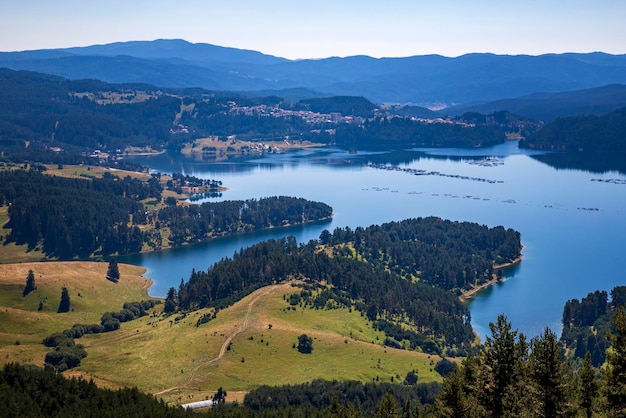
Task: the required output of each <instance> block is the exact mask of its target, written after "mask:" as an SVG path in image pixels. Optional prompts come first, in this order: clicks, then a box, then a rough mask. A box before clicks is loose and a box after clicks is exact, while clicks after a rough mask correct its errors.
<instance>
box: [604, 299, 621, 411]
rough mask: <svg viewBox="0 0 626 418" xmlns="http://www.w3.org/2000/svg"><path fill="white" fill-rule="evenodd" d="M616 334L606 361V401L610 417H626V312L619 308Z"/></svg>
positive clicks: (615, 321) (615, 323)
mask: <svg viewBox="0 0 626 418" xmlns="http://www.w3.org/2000/svg"><path fill="white" fill-rule="evenodd" d="M613 325H614V326H615V333H614V334H609V338H610V340H611V348H610V349H609V350H607V353H606V354H607V355H606V360H607V367H606V400H607V409H608V412H609V415H610V416H620V417H623V416H626V312H625V311H624V307H623V306H619V307H618V308H617V310H616V312H615V318H614V319H613Z"/></svg>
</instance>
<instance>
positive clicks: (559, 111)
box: [440, 84, 626, 122]
mask: <svg viewBox="0 0 626 418" xmlns="http://www.w3.org/2000/svg"><path fill="white" fill-rule="evenodd" d="M625 106H626V85H623V84H611V85H607V86H602V87H596V88H591V89H584V90H574V91H567V92H561V93H534V94H531V95H528V96H523V97H518V98H515V99H503V100H496V101H494V102H489V103H483V104H478V105H472V106H454V107H450V108H447V109H444V110H442V111H441V112H440V113H442V114H446V115H460V114H463V113H466V112H478V113H493V112H497V111H501V110H507V111H509V112H511V113H515V114H516V115H520V116H525V117H528V118H531V119H535V120H541V121H544V122H550V121H552V120H554V119H556V118H559V117H564V116H576V115H603V114H606V113H609V112H611V111H614V110H616V109H619V108H621V107H625Z"/></svg>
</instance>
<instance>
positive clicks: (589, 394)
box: [578, 351, 598, 418]
mask: <svg viewBox="0 0 626 418" xmlns="http://www.w3.org/2000/svg"><path fill="white" fill-rule="evenodd" d="M578 377H579V379H580V386H581V391H580V392H581V393H580V397H581V399H580V406H581V407H582V408H583V409H584V410H585V414H586V416H587V418H591V416H592V415H593V403H594V400H595V398H596V396H597V394H598V381H597V376H596V369H594V367H593V365H592V364H591V353H589V351H587V354H585V361H584V362H583V367H582V368H581V369H580V372H579V374H578Z"/></svg>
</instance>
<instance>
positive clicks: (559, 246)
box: [120, 142, 626, 337]
mask: <svg viewBox="0 0 626 418" xmlns="http://www.w3.org/2000/svg"><path fill="white" fill-rule="evenodd" d="M560 158H561V156H560V155H558V154H550V155H548V157H547V154H545V153H537V152H532V151H527V150H520V149H519V148H518V147H517V143H516V142H509V143H506V144H502V145H498V146H495V147H491V148H485V149H409V150H394V151H388V150H385V151H369V152H363V151H359V152H356V153H349V152H347V151H344V150H340V149H332V148H321V149H315V150H307V151H298V152H293V153H289V154H278V155H267V156H259V157H254V158H249V159H238V160H230V161H226V162H211V161H203V160H194V159H190V158H184V157H183V156H181V155H174V154H162V155H158V156H154V157H133V158H132V160H133V161H137V162H139V163H141V164H142V165H144V166H147V167H150V168H151V169H153V170H155V171H159V172H162V173H173V172H182V173H183V174H188V175H193V176H196V177H201V178H210V179H217V180H221V181H222V182H223V184H224V186H225V187H227V188H228V190H227V191H226V192H224V193H223V194H222V196H221V197H218V198H212V199H210V200H212V201H217V200H233V199H249V198H261V197H267V196H279V195H286V196H295V197H302V198H306V199H311V200H318V201H322V202H325V203H327V204H329V205H331V206H332V207H333V210H334V217H333V219H332V220H330V221H326V222H322V223H315V224H310V225H303V226H297V227H291V228H284V229H274V230H270V231H262V232H255V233H250V234H245V235H241V236H235V237H224V238H219V239H215V240H212V241H209V242H204V243H199V244H194V245H188V246H184V247H179V248H175V249H170V250H164V251H160V252H153V253H147V254H138V255H132V256H127V257H124V258H120V261H123V262H129V263H132V264H136V265H140V266H143V267H145V268H146V269H147V270H148V272H147V274H146V276H147V277H150V278H151V279H153V280H154V285H153V287H152V288H151V289H150V292H151V294H152V295H154V296H161V297H163V296H165V294H166V293H167V290H168V289H169V288H170V287H176V288H177V287H178V285H179V284H180V281H181V279H184V280H187V279H188V277H189V275H190V274H191V271H192V269H196V270H206V269H207V268H208V267H209V266H210V265H212V264H213V263H215V262H216V261H219V260H220V259H221V258H224V257H230V256H232V254H233V253H234V252H235V251H239V249H241V248H243V247H247V246H250V245H253V244H254V243H256V242H259V241H262V240H265V239H268V238H278V237H283V236H288V235H293V236H295V237H296V239H297V240H298V241H299V242H307V241H308V240H310V239H317V238H318V237H319V235H320V233H321V232H322V231H323V230H324V229H328V230H329V231H332V230H333V229H335V228H337V227H345V226H349V227H351V228H355V227H357V226H363V227H366V226H370V225H372V224H381V223H384V222H389V221H400V220H402V219H406V218H412V217H420V216H421V217H424V216H439V217H441V218H445V219H451V220H458V221H470V222H478V223H480V224H485V225H488V226H497V225H502V226H504V227H506V228H514V229H516V230H518V231H520V233H521V236H522V243H523V245H524V249H523V260H522V262H521V263H519V264H518V265H516V266H513V267H511V268H508V269H507V270H506V279H505V280H504V281H503V282H501V283H498V284H496V285H493V286H490V287H489V288H487V289H486V290H484V291H482V292H480V293H478V294H477V295H476V296H475V297H474V298H473V299H472V300H471V301H470V302H469V304H470V305H469V307H470V312H471V314H472V325H473V327H474V329H475V330H476V331H477V332H478V333H479V335H481V337H482V336H484V335H486V334H487V333H488V329H489V328H488V324H489V322H493V321H495V320H496V317H497V315H498V314H500V313H504V314H505V315H506V316H507V317H508V319H509V320H510V321H511V322H512V324H513V327H514V328H517V329H519V330H520V331H521V332H524V333H525V334H526V335H527V336H534V335H537V334H539V333H540V332H541V331H542V330H543V328H544V327H546V326H549V327H550V328H552V329H553V330H554V331H555V332H557V333H560V328H561V325H560V320H561V314H562V309H563V305H564V304H565V302H566V301H567V300H569V299H571V298H582V297H584V296H586V294H587V293H589V292H592V291H594V290H598V289H603V290H607V291H610V290H611V289H612V288H613V287H614V286H617V285H625V284H626V273H624V272H623V262H624V261H625V260H626V257H625V256H624V248H625V247H626V246H625V244H626V235H625V233H626V213H625V211H626V209H625V207H626V205H625V203H626V184H622V183H624V182H625V181H626V174H625V173H624V172H623V171H621V170H616V169H615V165H608V166H606V168H604V167H603V162H602V161H595V162H594V163H593V164H588V162H586V164H585V165H581V166H580V167H579V166H577V165H576V164H575V163H572V162H571V161H570V160H571V159H568V160H567V163H564V162H559V159H560ZM563 158H566V156H563ZM555 161H556V162H555ZM418 171H419V172H425V173H428V174H420V175H416V174H415V173H416V172H418ZM481 180H485V181H481Z"/></svg>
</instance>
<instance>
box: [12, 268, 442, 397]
mask: <svg viewBox="0 0 626 418" xmlns="http://www.w3.org/2000/svg"><path fill="white" fill-rule="evenodd" d="M29 269H33V271H34V272H35V280H36V284H37V290H36V291H34V292H33V293H31V294H30V295H28V296H26V297H23V296H22V289H23V285H24V283H25V281H26V275H27V274H28V270H29ZM106 269H107V263H95V262H63V263H57V262H54V263H52V262H48V263H24V264H11V265H0V358H3V359H4V361H5V362H8V361H19V362H22V363H34V364H37V365H42V364H43V357H44V356H45V353H46V352H47V351H48V349H47V348H45V347H44V346H43V345H41V340H42V339H43V338H44V337H45V336H47V335H50V334H52V333H53V332H58V331H62V330H63V329H67V328H70V327H71V326H72V324H74V323H96V322H99V319H100V316H101V315H102V313H104V312H106V311H113V310H119V309H121V304H122V302H124V301H135V300H142V299H146V298H147V297H148V296H147V285H148V284H149V281H148V280H147V279H145V278H143V277H141V276H140V274H142V273H143V269H141V268H139V267H134V266H127V265H121V264H120V272H121V275H122V279H121V280H120V282H119V283H118V284H114V283H112V282H109V281H107V280H106V279H105V278H104V277H105V274H106ZM62 286H67V287H68V288H69V289H70V294H71V299H72V307H73V310H72V311H71V312H69V313H67V314H57V313H56V307H57V306H58V303H59V300H60V290H61V287H62ZM299 291H300V288H297V287H293V286H291V285H289V284H282V285H274V286H268V287H265V288H262V289H259V290H257V291H256V292H254V293H253V294H251V295H249V296H247V297H245V298H244V299H243V300H241V301H240V302H238V303H237V304H235V305H233V306H231V307H229V308H227V309H224V310H222V311H220V312H219V313H218V314H217V317H216V318H215V319H213V320H211V321H210V322H208V323H206V324H203V325H201V326H199V327H196V326H195V325H196V323H197V321H198V319H199V318H200V317H201V316H202V315H203V314H205V313H208V314H211V313H212V312H213V311H212V310H209V309H203V310H199V311H196V312H192V313H190V314H187V315H172V316H165V315H162V314H161V313H160V312H158V311H155V312H153V313H152V315H150V316H146V317H143V318H140V319H137V320H135V321H131V322H127V323H123V324H122V327H121V329H120V330H118V331H115V332H110V333H105V334H98V335H89V336H85V337H83V338H81V339H79V340H77V342H78V343H80V344H83V345H84V346H85V349H86V350H87V353H88V356H87V358H85V359H84V360H83V362H82V364H81V366H80V367H79V368H77V369H73V370H70V371H68V372H66V374H67V375H71V376H82V377H85V378H92V379H94V381H95V382H96V383H97V384H98V385H100V386H104V387H112V388H116V387H121V386H137V387H138V388H139V389H141V390H143V391H145V392H148V393H152V394H155V395H157V396H159V397H161V398H163V399H164V400H165V401H167V402H170V403H174V404H180V403H185V402H193V401H197V400H203V399H206V398H207V397H211V396H212V395H213V393H214V392H215V390H217V388H219V387H223V388H224V389H225V390H226V391H227V392H229V398H228V399H229V400H233V399H239V400H241V399H242V396H243V394H244V393H245V392H246V391H249V390H251V389H253V388H255V387H258V386H259V385H263V384H267V385H283V384H297V383H304V382H308V381H311V380H313V379H317V378H320V379H330V380H332V379H337V380H359V381H363V382H367V381H373V380H378V381H383V382H391V381H392V380H393V381H394V382H402V380H403V379H404V377H405V376H406V373H407V372H409V371H410V370H416V371H417V373H418V376H419V381H420V382H430V381H441V377H440V376H439V375H438V374H437V373H436V372H434V371H433V367H434V365H435V364H436V362H437V361H439V357H437V356H429V355H427V354H424V353H418V352H414V351H406V350H396V349H391V348H388V347H383V346H382V345H381V342H382V341H383V340H384V336H383V334H382V333H379V332H377V331H374V330H373V329H372V328H371V327H370V325H369V323H368V321H367V320H366V319H365V318H364V317H362V316H361V315H360V313H359V312H356V311H353V312H350V311H348V310H346V309H335V310H314V309H310V308H306V309H304V308H302V307H301V306H298V307H296V309H295V310H293V309H291V306H290V305H289V304H288V302H287V301H285V299H287V300H288V297H287V298H286V297H285V296H288V295H289V294H290V293H293V292H299ZM78 293H80V294H81V296H80V297H79V296H78ZM40 300H44V301H45V306H46V308H45V310H44V311H43V312H39V311H37V306H38V304H39V301H40ZM270 325H271V327H270ZM303 333H306V334H307V335H309V336H311V337H312V338H313V352H312V353H311V354H301V353H299V352H298V351H297V349H295V348H294V344H297V341H298V336H299V335H301V334H303ZM16 341H19V342H20V344H19V345H17V344H16ZM229 343H230V344H229ZM227 347H228V349H227ZM222 349H223V350H224V351H223V356H220V350H222Z"/></svg>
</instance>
